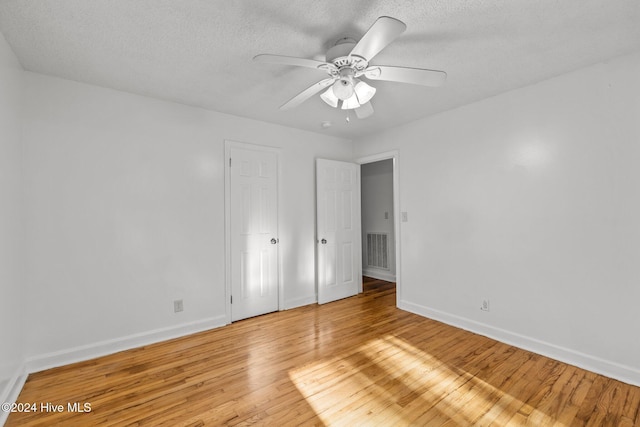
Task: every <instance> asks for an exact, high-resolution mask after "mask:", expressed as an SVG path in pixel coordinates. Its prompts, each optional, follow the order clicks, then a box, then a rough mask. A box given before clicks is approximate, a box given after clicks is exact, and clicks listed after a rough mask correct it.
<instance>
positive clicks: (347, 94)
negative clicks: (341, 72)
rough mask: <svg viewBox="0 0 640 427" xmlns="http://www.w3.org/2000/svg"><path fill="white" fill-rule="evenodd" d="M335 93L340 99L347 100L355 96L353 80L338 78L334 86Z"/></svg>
mask: <svg viewBox="0 0 640 427" xmlns="http://www.w3.org/2000/svg"><path fill="white" fill-rule="evenodd" d="M332 89H333V94H334V95H335V96H337V97H338V99H341V100H343V101H344V100H345V99H349V98H351V97H352V96H353V80H351V79H348V78H342V79H338V80H336V82H335V83H334V84H333V86H332Z"/></svg>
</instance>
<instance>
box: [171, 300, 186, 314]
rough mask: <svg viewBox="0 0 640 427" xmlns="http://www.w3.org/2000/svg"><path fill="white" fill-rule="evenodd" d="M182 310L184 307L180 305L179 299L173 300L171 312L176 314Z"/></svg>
mask: <svg viewBox="0 0 640 427" xmlns="http://www.w3.org/2000/svg"><path fill="white" fill-rule="evenodd" d="M182 310H184V306H183V305H182V300H181V299H177V300H175V301H174V302H173V312H174V313H178V312H180V311H182Z"/></svg>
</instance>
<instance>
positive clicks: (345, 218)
mask: <svg viewBox="0 0 640 427" xmlns="http://www.w3.org/2000/svg"><path fill="white" fill-rule="evenodd" d="M316 184H317V191H316V197H317V204H316V206H317V245H318V303H320V304H324V303H327V302H330V301H335V300H338V299H341V298H346V297H350V296H352V295H356V294H357V293H358V292H359V291H360V289H361V288H362V262H361V259H362V248H361V242H360V166H359V165H356V164H354V163H346V162H338V161H334V160H325V159H317V160H316Z"/></svg>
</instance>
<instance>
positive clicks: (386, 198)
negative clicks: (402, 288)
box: [360, 159, 396, 281]
mask: <svg viewBox="0 0 640 427" xmlns="http://www.w3.org/2000/svg"><path fill="white" fill-rule="evenodd" d="M360 175H361V182H362V191H361V195H362V274H364V275H365V276H370V277H375V278H378V279H382V280H389V281H395V275H396V265H395V233H394V217H393V159H387V160H380V161H377V162H373V163H366V164H363V165H362V166H360ZM385 213H386V214H387V218H385ZM368 232H376V233H387V235H388V245H389V269H387V270H385V269H380V268H376V267H369V265H368V262H367V233H368Z"/></svg>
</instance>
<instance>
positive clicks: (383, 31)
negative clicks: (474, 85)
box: [253, 16, 447, 119]
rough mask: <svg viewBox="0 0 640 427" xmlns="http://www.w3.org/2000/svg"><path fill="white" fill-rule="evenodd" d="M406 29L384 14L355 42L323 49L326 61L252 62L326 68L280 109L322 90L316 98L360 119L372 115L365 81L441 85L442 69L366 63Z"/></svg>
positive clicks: (272, 58)
mask: <svg viewBox="0 0 640 427" xmlns="http://www.w3.org/2000/svg"><path fill="white" fill-rule="evenodd" d="M406 29H407V26H406V25H405V23H404V22H402V21H400V20H398V19H395V18H391V17H388V16H381V17H379V18H378V19H377V20H376V22H374V23H373V25H372V26H371V27H370V28H369V29H368V30H367V32H366V33H365V35H364V36H363V37H362V38H361V39H360V41H358V42H356V41H355V40H353V39H349V38H343V39H340V40H338V41H337V42H336V44H335V46H333V47H332V48H331V49H329V50H328V51H327V54H326V61H325V62H322V61H316V60H314V59H306V58H296V57H292V56H282V55H268V54H262V55H257V56H255V57H254V58H253V60H254V61H257V62H264V63H271V64H285V65H293V66H297V67H307V68H315V69H319V70H323V71H326V73H327V74H328V75H329V77H328V78H326V79H324V80H320V81H319V82H318V83H315V84H313V85H312V86H310V87H308V88H307V89H305V90H303V91H302V92H300V93H299V94H298V95H296V96H294V97H293V98H291V99H290V100H289V101H287V102H286V103H285V104H283V105H282V106H281V107H280V109H281V110H288V109H290V108H294V107H297V106H298V105H300V104H302V103H303V102H304V101H306V100H307V99H309V98H311V97H313V96H314V95H315V94H317V93H318V92H321V91H322V90H324V89H327V90H326V91H324V92H323V93H322V94H321V95H320V98H322V100H323V101H324V102H326V103H327V104H328V105H330V106H331V107H333V108H338V105H339V104H341V105H340V107H341V108H342V109H343V110H350V109H353V110H354V111H355V113H356V116H357V117H358V118H360V119H363V118H365V117H369V116H370V115H371V114H373V107H372V105H371V102H370V101H371V98H373V96H374V95H375V93H376V88H374V87H373V86H371V85H369V84H367V83H366V82H365V81H364V80H362V77H364V78H366V79H368V80H386V81H391V82H400V83H411V84H417V85H423V86H434V87H435V86H441V85H442V84H444V81H445V80H446V78H447V73H445V72H444V71H437V70H427V69H422V68H408V67H394V66H389V65H371V64H370V63H369V62H370V61H371V60H372V59H373V57H374V56H376V55H377V54H378V53H380V51H382V49H384V48H385V47H386V46H388V45H389V44H390V43H391V42H392V41H393V40H395V39H396V38H397V37H398V36H399V35H400V34H402V33H403V32H404V31H405V30H406Z"/></svg>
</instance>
